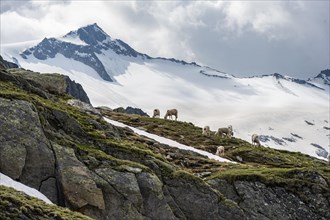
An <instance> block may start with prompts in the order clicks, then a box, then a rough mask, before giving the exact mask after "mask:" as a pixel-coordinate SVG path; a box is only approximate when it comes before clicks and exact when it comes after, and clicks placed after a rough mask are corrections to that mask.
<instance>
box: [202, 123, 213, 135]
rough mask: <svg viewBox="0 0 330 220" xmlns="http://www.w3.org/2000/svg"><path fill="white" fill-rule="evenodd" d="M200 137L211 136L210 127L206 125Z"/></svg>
mask: <svg viewBox="0 0 330 220" xmlns="http://www.w3.org/2000/svg"><path fill="white" fill-rule="evenodd" d="M202 135H207V136H210V135H211V130H210V126H208V125H206V126H205V127H204V128H203V132H202Z"/></svg>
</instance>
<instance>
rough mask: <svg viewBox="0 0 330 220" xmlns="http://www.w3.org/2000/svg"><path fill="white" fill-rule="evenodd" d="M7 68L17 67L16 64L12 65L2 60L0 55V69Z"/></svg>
mask: <svg viewBox="0 0 330 220" xmlns="http://www.w3.org/2000/svg"><path fill="white" fill-rule="evenodd" d="M8 68H18V65H17V64H16V63H12V62H8V61H6V60H4V59H3V58H2V56H1V55H0V69H8Z"/></svg>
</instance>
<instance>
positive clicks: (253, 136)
mask: <svg viewBox="0 0 330 220" xmlns="http://www.w3.org/2000/svg"><path fill="white" fill-rule="evenodd" d="M251 139H252V145H254V144H256V145H258V146H260V145H261V144H260V140H259V135H257V134H253V135H252V138H251Z"/></svg>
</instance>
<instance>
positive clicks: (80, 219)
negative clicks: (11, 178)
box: [0, 185, 91, 220]
mask: <svg viewBox="0 0 330 220" xmlns="http://www.w3.org/2000/svg"><path fill="white" fill-rule="evenodd" d="M0 210H2V212H1V213H0V219H20V217H21V216H26V217H28V218H30V219H33V218H34V217H36V216H37V217H38V218H44V219H61V220H71V219H77V220H90V219H91V218H89V217H87V216H85V215H83V214H81V213H78V212H73V211H70V210H69V209H67V208H62V207H59V206H56V205H51V204H46V203H45V202H44V201H41V200H39V199H37V198H34V197H30V196H26V195H25V194H23V193H22V192H19V191H16V190H15V189H13V188H10V187H6V186H1V185H0Z"/></svg>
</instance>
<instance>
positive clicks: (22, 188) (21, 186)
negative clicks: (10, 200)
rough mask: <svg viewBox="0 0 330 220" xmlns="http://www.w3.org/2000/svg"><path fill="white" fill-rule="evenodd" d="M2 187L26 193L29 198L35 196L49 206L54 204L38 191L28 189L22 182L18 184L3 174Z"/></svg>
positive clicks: (0, 183)
mask: <svg viewBox="0 0 330 220" xmlns="http://www.w3.org/2000/svg"><path fill="white" fill-rule="evenodd" d="M0 185H3V186H7V187H12V188H14V189H16V190H18V191H21V192H24V193H26V194H27V195H29V196H33V197H36V198H38V199H41V200H43V201H44V202H46V203H48V204H53V203H52V202H51V201H50V200H49V199H48V198H47V197H46V196H45V195H44V194H42V193H41V192H39V191H38V190H36V189H33V188H31V187H28V186H26V185H24V184H22V183H20V182H17V181H15V180H13V179H12V178H10V177H8V176H6V175H4V174H2V173H0Z"/></svg>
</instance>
